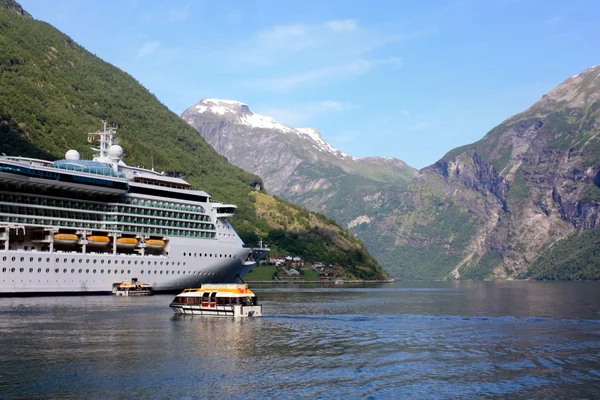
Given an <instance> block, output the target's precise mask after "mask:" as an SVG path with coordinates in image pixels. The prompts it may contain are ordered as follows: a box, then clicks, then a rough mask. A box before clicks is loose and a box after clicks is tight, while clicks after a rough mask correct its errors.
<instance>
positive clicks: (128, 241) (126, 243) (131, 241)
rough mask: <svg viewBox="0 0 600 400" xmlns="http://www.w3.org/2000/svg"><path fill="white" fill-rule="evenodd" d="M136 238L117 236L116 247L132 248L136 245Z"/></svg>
mask: <svg viewBox="0 0 600 400" xmlns="http://www.w3.org/2000/svg"><path fill="white" fill-rule="evenodd" d="M137 244H138V240H137V239H136V238H127V237H125V238H123V237H122V238H118V239H117V247H119V248H122V249H133V248H134V247H135V246H137Z"/></svg>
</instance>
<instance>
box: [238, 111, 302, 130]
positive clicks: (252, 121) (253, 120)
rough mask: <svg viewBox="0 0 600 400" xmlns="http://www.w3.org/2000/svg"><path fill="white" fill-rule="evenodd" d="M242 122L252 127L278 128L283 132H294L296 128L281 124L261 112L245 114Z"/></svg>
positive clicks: (241, 119)
mask: <svg viewBox="0 0 600 400" xmlns="http://www.w3.org/2000/svg"><path fill="white" fill-rule="evenodd" d="M240 122H241V123H242V124H244V125H248V126H250V127H252V128H262V129H277V130H280V131H283V132H293V131H294V129H293V128H290V127H289V126H286V125H283V124H280V123H279V122H277V121H275V120H274V119H273V118H271V117H266V116H264V115H260V114H254V113H253V112H250V114H246V115H243V116H242V117H241V118H240Z"/></svg>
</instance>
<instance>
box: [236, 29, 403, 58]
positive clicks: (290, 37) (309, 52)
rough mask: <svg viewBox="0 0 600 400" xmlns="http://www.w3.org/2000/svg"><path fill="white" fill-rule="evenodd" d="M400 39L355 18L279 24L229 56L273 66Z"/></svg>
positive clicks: (358, 51) (348, 54) (354, 53)
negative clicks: (371, 27)
mask: <svg viewBox="0 0 600 400" xmlns="http://www.w3.org/2000/svg"><path fill="white" fill-rule="evenodd" d="M401 39H402V37H401V36H399V35H395V34H385V33H382V32H378V31H377V30H373V29H368V28H362V27H361V26H360V25H359V23H358V20H356V19H350V20H330V21H326V22H323V23H319V24H302V23H296V24H289V25H276V26H274V27H271V28H269V29H266V30H262V31H260V32H257V33H256V34H254V35H253V36H251V37H250V38H249V39H248V40H247V41H245V42H243V43H240V45H239V46H237V47H235V48H233V49H232V50H231V51H230V53H229V56H228V58H229V59H230V60H231V61H235V62H237V63H243V64H244V65H247V66H274V65H280V64H281V63H287V62H294V63H295V62H299V61H303V62H304V63H305V64H317V63H321V64H324V63H331V62H332V61H333V60H340V59H342V60H345V59H351V58H355V57H360V56H362V55H363V54H365V53H366V52H368V51H370V50H372V49H375V48H377V47H381V46H383V45H386V44H389V43H392V42H395V41H399V40H401ZM338 62H339V61H338Z"/></svg>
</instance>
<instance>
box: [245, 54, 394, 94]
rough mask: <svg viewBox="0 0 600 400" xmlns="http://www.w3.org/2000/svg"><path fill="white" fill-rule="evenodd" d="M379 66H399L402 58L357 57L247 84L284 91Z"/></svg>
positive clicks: (338, 78)
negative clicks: (346, 61)
mask: <svg viewBox="0 0 600 400" xmlns="http://www.w3.org/2000/svg"><path fill="white" fill-rule="evenodd" d="M380 66H389V67H392V68H399V67H401V66H402V60H400V59H399V58H389V59H384V60H365V59H358V60H356V61H353V62H350V63H348V64H341V65H332V66H325V67H322V68H318V69H314V70H310V71H306V72H300V73H297V74H293V75H287V76H278V77H273V78H267V79H259V80H256V81H252V82H249V83H248V86H250V87H253V88H257V89H263V90H271V91H278V92H284V91H289V90H292V89H296V88H298V87H305V86H307V85H315V84H322V83H325V82H333V81H340V80H344V79H347V78H350V77H356V76H359V75H363V74H365V73H367V72H369V71H371V70H372V69H374V68H376V67H380Z"/></svg>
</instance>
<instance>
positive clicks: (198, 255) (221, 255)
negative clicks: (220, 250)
mask: <svg viewBox="0 0 600 400" xmlns="http://www.w3.org/2000/svg"><path fill="white" fill-rule="evenodd" d="M186 255H187V256H188V257H192V253H183V256H184V257H185V256H186ZM212 256H213V255H212V254H207V253H204V257H212ZM194 257H202V253H194ZM215 257H217V255H216V254H215ZM219 257H220V258H222V257H223V254H219ZM231 257H232V255H231V254H229V258H231ZM225 258H227V254H225ZM233 258H236V256H235V255H234V256H233Z"/></svg>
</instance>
